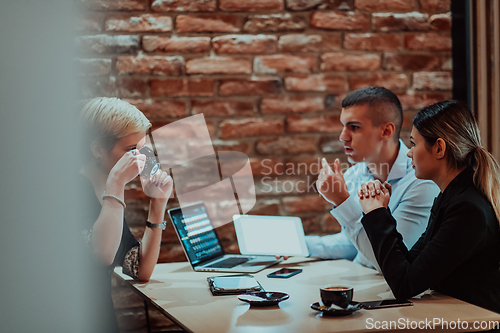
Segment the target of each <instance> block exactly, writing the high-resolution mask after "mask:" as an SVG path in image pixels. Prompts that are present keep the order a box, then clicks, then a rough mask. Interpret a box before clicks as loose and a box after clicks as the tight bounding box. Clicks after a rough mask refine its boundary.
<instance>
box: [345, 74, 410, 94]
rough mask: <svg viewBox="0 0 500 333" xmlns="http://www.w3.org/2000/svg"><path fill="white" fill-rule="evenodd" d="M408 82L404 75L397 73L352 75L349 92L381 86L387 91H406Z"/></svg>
mask: <svg viewBox="0 0 500 333" xmlns="http://www.w3.org/2000/svg"><path fill="white" fill-rule="evenodd" d="M409 85H410V82H409V80H408V76H407V75H406V74H397V73H367V74H353V75H352V76H351V77H350V78H349V88H350V90H356V89H359V88H363V87H371V86H381V87H385V88H387V89H389V90H393V91H400V90H406V89H408V87H409Z"/></svg>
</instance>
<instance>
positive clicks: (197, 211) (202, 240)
mask: <svg viewBox="0 0 500 333" xmlns="http://www.w3.org/2000/svg"><path fill="white" fill-rule="evenodd" d="M168 214H169V215H170V218H171V219H172V223H173V224H174V228H175V229H176V230H177V234H178V236H179V239H180V241H181V243H182V246H183V247H184V250H185V251H186V254H187V256H188V258H189V261H190V262H191V264H192V265H196V264H199V263H201V262H204V261H207V260H209V259H212V258H214V257H218V256H222V255H224V251H223V249H222V246H221V245H220V243H219V239H218V238H217V234H216V233H215V230H214V228H213V226H212V224H211V223H210V218H209V217H208V213H207V211H206V208H205V205H204V204H203V203H196V204H193V205H190V206H185V207H182V209H181V207H178V208H173V209H170V210H169V211H168Z"/></svg>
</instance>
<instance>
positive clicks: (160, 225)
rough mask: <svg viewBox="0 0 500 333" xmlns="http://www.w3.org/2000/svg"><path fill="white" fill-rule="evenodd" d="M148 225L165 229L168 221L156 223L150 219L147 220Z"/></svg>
mask: <svg viewBox="0 0 500 333" xmlns="http://www.w3.org/2000/svg"><path fill="white" fill-rule="evenodd" d="M146 226H148V227H150V228H156V229H161V230H165V228H166V227H167V221H163V223H162V224H154V223H151V222H149V221H146Z"/></svg>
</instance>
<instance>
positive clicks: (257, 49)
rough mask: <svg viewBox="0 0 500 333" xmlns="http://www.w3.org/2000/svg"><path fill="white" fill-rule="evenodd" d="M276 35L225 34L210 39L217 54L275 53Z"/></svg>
mask: <svg viewBox="0 0 500 333" xmlns="http://www.w3.org/2000/svg"><path fill="white" fill-rule="evenodd" d="M276 41H277V38H276V36H272V35H267V36H266V35H225V36H219V37H215V38H213V39H212V45H213V47H214V51H215V53H218V54H241V53H246V54H268V53H276Z"/></svg>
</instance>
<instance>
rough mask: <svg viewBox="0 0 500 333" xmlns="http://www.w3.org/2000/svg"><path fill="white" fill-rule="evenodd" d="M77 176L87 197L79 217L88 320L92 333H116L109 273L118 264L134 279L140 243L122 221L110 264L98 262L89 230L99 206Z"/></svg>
mask: <svg viewBox="0 0 500 333" xmlns="http://www.w3.org/2000/svg"><path fill="white" fill-rule="evenodd" d="M79 177H80V182H79V184H80V188H81V191H82V193H84V194H85V198H87V201H86V204H85V205H82V208H83V209H82V211H81V214H82V215H83V216H84V218H83V219H82V220H83V221H85V223H86V224H85V225H84V226H83V230H82V232H83V234H82V236H83V239H84V241H85V243H86V244H87V250H88V256H87V257H88V262H87V267H88V268H89V270H88V272H89V275H88V277H89V279H88V281H89V285H88V286H87V290H88V301H90V303H91V304H92V306H91V308H90V309H89V311H90V316H89V320H90V321H91V322H92V323H94V324H95V330H94V332H106V333H107V332H119V330H118V325H117V322H116V317H115V312H114V307H113V301H112V299H111V274H112V273H113V269H114V267H115V266H120V265H121V266H122V267H123V272H124V273H125V274H128V275H130V276H131V277H134V278H137V275H138V271H139V245H140V243H139V242H138V241H137V240H136V239H135V237H134V236H133V235H132V233H131V232H130V229H129V228H128V226H127V223H126V222H125V219H124V220H123V232H122V238H121V241H120V246H119V248H118V251H117V252H116V255H115V258H114V260H113V264H112V265H110V266H105V265H104V264H102V263H100V262H99V261H98V259H97V258H96V257H95V255H94V253H93V252H92V249H91V238H92V227H93V225H94V223H95V222H96V221H97V218H98V217H99V214H100V212H101V208H102V206H101V203H100V202H99V200H98V199H97V197H96V195H95V191H94V187H93V186H92V183H91V182H90V181H89V180H88V179H87V178H86V177H84V176H83V175H79ZM82 197H83V196H82Z"/></svg>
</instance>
